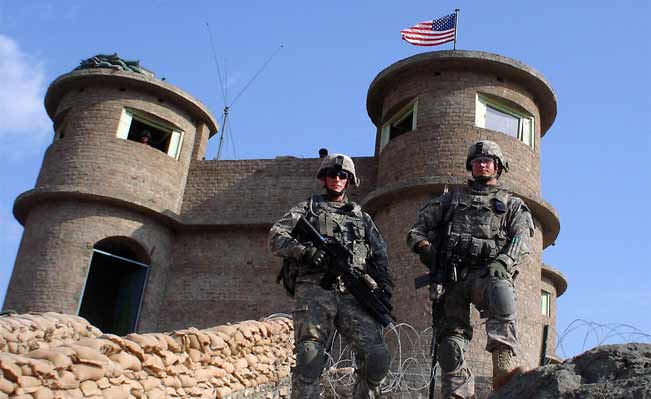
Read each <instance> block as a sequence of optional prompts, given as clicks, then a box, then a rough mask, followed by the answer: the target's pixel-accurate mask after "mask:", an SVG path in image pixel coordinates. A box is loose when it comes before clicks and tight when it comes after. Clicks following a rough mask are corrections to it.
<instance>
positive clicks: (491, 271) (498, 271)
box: [485, 260, 511, 280]
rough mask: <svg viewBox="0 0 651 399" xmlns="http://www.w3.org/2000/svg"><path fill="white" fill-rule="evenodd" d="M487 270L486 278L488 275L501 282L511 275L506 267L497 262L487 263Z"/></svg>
mask: <svg viewBox="0 0 651 399" xmlns="http://www.w3.org/2000/svg"><path fill="white" fill-rule="evenodd" d="M487 269H488V271H487V272H486V274H485V275H486V276H488V275H490V276H491V277H495V278H499V279H502V280H506V279H508V278H509V277H510V276H511V273H509V271H508V270H507V269H506V265H505V264H504V263H502V262H500V261H499V260H495V261H493V262H491V263H489V264H488V267H487Z"/></svg>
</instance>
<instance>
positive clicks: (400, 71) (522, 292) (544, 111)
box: [364, 51, 566, 389]
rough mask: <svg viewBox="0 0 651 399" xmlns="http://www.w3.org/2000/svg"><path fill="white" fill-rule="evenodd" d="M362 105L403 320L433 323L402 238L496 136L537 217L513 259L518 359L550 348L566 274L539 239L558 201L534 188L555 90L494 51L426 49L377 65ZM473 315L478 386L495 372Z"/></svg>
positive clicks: (369, 205) (548, 240)
mask: <svg viewBox="0 0 651 399" xmlns="http://www.w3.org/2000/svg"><path fill="white" fill-rule="evenodd" d="M367 109H368V113H369V116H370V118H371V120H372V121H373V123H374V124H375V125H376V126H377V136H376V146H375V156H376V161H377V168H378V175H377V185H376V189H375V190H374V191H373V192H371V193H370V194H368V195H367V196H366V198H365V199H364V203H365V206H366V209H367V210H368V211H370V212H372V213H373V214H374V219H375V222H376V223H377V225H378V227H379V228H380V230H381V231H382V234H383V236H384V238H385V239H386V241H387V244H388V247H389V256H390V264H391V269H392V271H393V273H394V276H395V277H396V293H395V295H394V298H395V300H396V303H395V305H396V308H397V310H396V314H397V315H398V317H399V319H400V321H401V322H407V323H410V324H412V325H414V326H415V327H416V328H418V329H425V328H427V327H428V326H429V325H430V323H431V316H430V306H429V303H430V302H429V299H428V292H427V289H426V288H423V289H421V290H420V291H418V292H416V291H415V289H414V282H413V280H414V278H415V277H417V276H419V275H422V274H423V273H425V272H426V270H425V268H424V267H423V266H422V265H421V264H420V262H419V261H418V257H417V256H416V255H414V254H413V253H411V252H410V251H409V249H408V248H407V246H406V244H405V238H406V234H407V231H408V230H409V228H410V227H411V226H412V224H413V223H415V221H416V214H417V211H418V209H420V207H422V206H423V205H425V203H426V202H427V201H428V200H429V199H431V198H432V196H434V195H438V194H440V193H441V192H442V191H443V190H444V187H445V186H448V187H449V188H450V189H451V188H452V186H454V185H462V184H465V183H466V181H467V179H468V178H470V174H469V172H467V171H466V170H465V158H466V152H467V149H468V147H469V146H470V144H472V143H473V142H475V141H477V140H479V139H488V140H493V141H495V142H497V143H498V144H499V145H500V146H501V148H502V150H503V151H504V153H505V155H506V156H507V159H508V160H509V163H510V170H509V172H508V173H504V174H502V177H501V179H500V181H501V182H502V183H503V184H504V185H505V186H506V187H507V188H509V189H510V190H511V191H513V192H514V193H515V194H516V195H517V196H519V197H521V198H522V199H524V201H525V202H526V203H527V205H528V206H529V207H530V209H531V211H532V214H533V217H534V222H535V227H536V230H535V235H534V237H533V239H532V241H531V246H532V247H531V249H530V250H531V254H530V256H529V258H528V259H527V261H526V262H525V263H524V264H521V265H519V270H520V274H519V275H518V276H517V280H516V286H517V291H518V327H519V338H520V342H521V354H520V356H521V357H520V359H521V362H522V363H523V364H524V365H526V366H529V367H535V366H537V365H538V364H540V362H541V358H542V359H543V360H544V359H545V357H546V356H547V355H553V353H554V346H555V343H554V339H555V337H553V336H552V331H553V327H554V326H555V309H553V308H552V305H553V304H555V303H556V297H557V296H558V295H560V294H562V291H564V290H565V287H566V283H565V279H564V278H563V277H562V275H560V273H558V272H557V271H555V270H554V269H552V268H550V267H546V266H543V264H542V251H543V249H544V248H545V247H547V246H549V245H550V244H553V243H554V241H555V239H556V237H557V235H558V232H559V229H560V224H559V219H558V216H557V214H556V212H555V210H554V209H553V208H552V207H551V206H550V205H549V204H547V203H546V202H545V200H543V198H542V197H541V193H540V147H541V138H542V136H543V135H544V134H545V132H546V131H547V130H548V129H549V128H550V126H551V125H552V123H553V121H554V118H555V116H556V96H555V94H554V92H553V90H552V88H551V87H550V85H549V84H548V83H547V81H546V80H545V79H544V78H543V77H542V76H541V75H540V73H538V72H537V71H535V70H533V69H532V68H530V67H528V66H527V65H524V64H522V63H520V62H518V61H515V60H512V59H509V58H506V57H502V56H498V55H495V54H489V53H485V52H476V51H439V52H431V53H424V54H419V55H416V56H413V57H410V58H407V59H404V60H401V61H399V62H397V63H395V64H393V65H391V66H389V67H388V68H386V69H384V70H383V71H382V72H380V73H379V74H378V75H377V77H376V78H375V79H374V80H373V82H372V83H371V86H370V88H369V91H368V98H367ZM545 301H547V302H546V304H547V308H544V306H545ZM541 303H542V306H543V311H542V312H541ZM543 313H544V314H543ZM472 317H473V325H474V329H475V336H474V339H473V340H472V344H471V347H470V352H469V353H468V354H467V358H469V359H470V362H471V364H472V368H473V372H474V373H475V375H476V376H477V377H478V378H477V383H478V389H480V388H481V387H480V385H481V384H482V380H483V382H484V383H488V382H489V381H490V377H491V376H492V369H491V359H490V353H488V352H486V351H485V350H484V346H485V343H486V334H485V330H484V325H483V324H482V321H481V320H480V318H479V314H478V312H477V311H476V310H474V309H473V316H472ZM550 325H551V326H552V328H550V327H549V326H550ZM545 326H547V327H545Z"/></svg>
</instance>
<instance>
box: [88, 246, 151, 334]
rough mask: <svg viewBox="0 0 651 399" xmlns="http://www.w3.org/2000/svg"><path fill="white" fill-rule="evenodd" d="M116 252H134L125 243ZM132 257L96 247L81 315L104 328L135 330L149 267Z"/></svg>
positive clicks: (126, 331)
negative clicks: (126, 247)
mask: <svg viewBox="0 0 651 399" xmlns="http://www.w3.org/2000/svg"><path fill="white" fill-rule="evenodd" d="M115 252H119V253H120V254H121V255H127V256H128V255H131V251H130V250H129V249H124V247H123V249H122V250H119V251H115ZM129 258H133V257H132V256H128V258H127V257H124V256H119V255H117V254H115V253H109V252H105V251H102V250H98V249H94V250H93V256H92V258H91V262H90V269H89V271H88V277H87V278H86V286H85V287H84V294H83V296H82V299H81V305H80V307H79V316H81V317H83V318H85V319H86V320H88V322H89V323H91V324H92V325H94V326H96V327H97V328H99V329H100V330H102V332H105V333H111V334H115V335H120V336H123V335H127V334H129V333H132V332H134V331H135V330H136V325H137V323H138V317H139V313H140V305H141V303H142V296H143V292H144V288H145V282H146V280H147V273H148V270H149V267H148V266H147V265H145V264H144V263H140V262H137V261H135V260H132V259H129Z"/></svg>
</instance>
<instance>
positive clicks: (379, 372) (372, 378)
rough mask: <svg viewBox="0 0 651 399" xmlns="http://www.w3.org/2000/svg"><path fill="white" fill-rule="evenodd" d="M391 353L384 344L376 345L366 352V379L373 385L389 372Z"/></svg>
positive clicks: (377, 383) (376, 384) (379, 382)
mask: <svg viewBox="0 0 651 399" xmlns="http://www.w3.org/2000/svg"><path fill="white" fill-rule="evenodd" d="M390 363H391V355H390V354H389V351H388V349H387V347H386V346H384V345H378V346H375V347H373V348H371V350H370V351H369V352H368V353H367V354H366V379H367V380H368V383H369V384H370V385H373V386H378V385H380V384H381V383H382V380H384V377H386V375H387V373H388V372H389V365H390Z"/></svg>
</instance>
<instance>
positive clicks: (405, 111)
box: [380, 98, 418, 151]
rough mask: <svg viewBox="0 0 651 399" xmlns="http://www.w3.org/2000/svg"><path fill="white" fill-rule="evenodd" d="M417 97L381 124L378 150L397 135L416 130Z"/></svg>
mask: <svg viewBox="0 0 651 399" xmlns="http://www.w3.org/2000/svg"><path fill="white" fill-rule="evenodd" d="M417 117H418V98H416V99H414V100H413V101H410V102H409V103H408V104H407V105H405V106H404V107H402V108H400V110H399V111H398V112H396V113H395V115H393V116H392V117H391V119H389V120H388V121H387V122H385V123H384V125H382V133H381V134H380V151H382V149H383V148H384V146H385V145H387V143H388V142H389V141H391V140H393V139H395V138H396V137H398V136H401V135H403V134H405V133H409V132H411V131H414V130H416V126H417V121H418V118H417Z"/></svg>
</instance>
